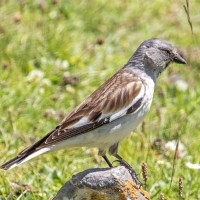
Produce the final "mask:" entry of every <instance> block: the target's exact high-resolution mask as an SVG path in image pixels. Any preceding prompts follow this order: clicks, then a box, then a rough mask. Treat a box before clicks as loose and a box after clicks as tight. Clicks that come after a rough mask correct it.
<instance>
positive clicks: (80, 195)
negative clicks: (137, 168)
mask: <svg viewBox="0 0 200 200" xmlns="http://www.w3.org/2000/svg"><path fill="white" fill-rule="evenodd" d="M126 199H127V200H148V199H150V198H149V194H148V193H147V192H146V191H145V190H143V189H142V187H139V186H137V185H136V184H135V182H134V181H133V179H132V177H131V175H130V173H129V171H128V170H127V169H126V168H125V167H123V166H119V167H115V168H96V169H88V170H85V171H83V172H80V173H78V174H76V175H74V176H73V177H72V179H71V180H69V181H67V182H66V183H65V184H64V186H63V187H62V188H61V189H60V190H59V192H58V193H57V195H56V196H55V197H54V199H53V200H126Z"/></svg>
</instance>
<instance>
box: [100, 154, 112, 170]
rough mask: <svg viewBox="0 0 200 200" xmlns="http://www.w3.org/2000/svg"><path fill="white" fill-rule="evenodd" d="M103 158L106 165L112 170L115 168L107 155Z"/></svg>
mask: <svg viewBox="0 0 200 200" xmlns="http://www.w3.org/2000/svg"><path fill="white" fill-rule="evenodd" d="M102 157H103V158H104V160H105V161H106V163H107V164H108V166H109V167H110V168H111V167H113V166H112V163H111V162H110V161H109V160H108V158H107V156H106V155H103V156H102Z"/></svg>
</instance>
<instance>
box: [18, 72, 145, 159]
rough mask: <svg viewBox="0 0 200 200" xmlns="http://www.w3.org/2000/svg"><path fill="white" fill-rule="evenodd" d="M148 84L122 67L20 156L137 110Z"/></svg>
mask: <svg viewBox="0 0 200 200" xmlns="http://www.w3.org/2000/svg"><path fill="white" fill-rule="evenodd" d="M144 94H145V87H144V85H143V83H142V80H141V79H140V78H139V77H137V76H136V75H135V74H134V73H133V72H132V70H129V69H127V68H122V69H121V70H120V71H119V72H118V73H116V74H115V75H114V76H113V77H112V78H110V79H109V80H107V81H106V82H105V83H104V84H103V85H102V86H101V87H100V88H99V89H97V90H96V91H95V92H93V93H92V94H91V95H90V96H89V97H88V98H87V99H86V100H85V101H84V102H83V103H82V104H80V106H78V107H77V108H76V109H75V110H74V111H72V112H71V113H70V114H69V115H68V116H67V117H66V118H65V119H64V120H63V121H62V122H61V123H60V125H59V126H57V127H56V128H55V129H54V130H53V131H51V132H50V133H48V134H47V135H46V136H45V137H44V138H42V139H41V140H39V141H37V142H36V143H35V144H33V145H31V146H30V147H28V148H27V149H25V150H24V151H22V152H21V153H20V154H19V155H18V156H19V157H21V156H22V157H23V155H26V154H28V153H32V152H35V151H38V150H40V149H42V148H44V147H47V146H50V145H53V144H56V143H59V142H62V141H63V140H66V139H68V138H71V137H74V136H77V135H80V134H84V133H86V132H89V131H91V130H94V129H96V128H98V127H100V126H102V125H103V124H107V123H109V122H112V121H114V120H116V119H118V118H120V117H122V116H124V115H126V114H129V113H131V112H134V111H136V110H137V109H138V108H139V107H140V105H141V102H142V100H143V96H144Z"/></svg>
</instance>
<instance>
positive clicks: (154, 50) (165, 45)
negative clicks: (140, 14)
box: [138, 38, 186, 76]
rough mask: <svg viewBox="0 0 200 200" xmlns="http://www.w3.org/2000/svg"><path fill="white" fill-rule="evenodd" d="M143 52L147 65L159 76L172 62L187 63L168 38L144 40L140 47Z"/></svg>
mask: <svg viewBox="0 0 200 200" xmlns="http://www.w3.org/2000/svg"><path fill="white" fill-rule="evenodd" d="M138 50H139V51H140V52H142V54H143V58H144V62H145V66H147V67H148V68H149V67H150V68H152V69H153V71H154V72H155V73H156V75H157V76H159V74H160V73H161V72H162V71H164V70H165V69H166V68H167V66H168V65H169V64H170V63H171V62H175V63H179V64H186V61H185V60H184V59H183V58H182V57H181V56H180V54H179V53H178V50H177V48H176V47H175V46H174V45H172V44H171V43H169V42H168V41H166V40H163V39H159V38H154V39H150V40H146V41H144V42H143V43H142V44H141V45H140V47H139V48H138Z"/></svg>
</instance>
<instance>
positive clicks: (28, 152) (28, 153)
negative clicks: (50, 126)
mask: <svg viewBox="0 0 200 200" xmlns="http://www.w3.org/2000/svg"><path fill="white" fill-rule="evenodd" d="M55 130H56V129H55ZM55 130H53V131H51V132H50V133H48V134H47V135H46V136H45V137H44V138H42V139H41V140H39V141H37V142H36V143H34V144H33V145H31V146H30V147H28V148H26V149H24V150H23V151H22V152H20V153H19V154H18V155H17V156H16V157H15V158H13V159H11V160H9V161H7V162H6V163H4V164H3V165H1V166H0V169H4V170H8V169H11V168H14V167H16V166H17V165H20V164H22V163H23V162H26V161H28V160H30V159H32V158H34V157H36V156H38V155H40V154H43V153H45V151H42V149H43V148H41V149H40V148H39V147H40V146H41V145H42V144H43V143H44V142H45V140H46V139H47V138H48V137H49V135H51V133H53V132H54V131H55ZM37 152H38V154H36V153H37ZM34 153H35V155H34Z"/></svg>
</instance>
